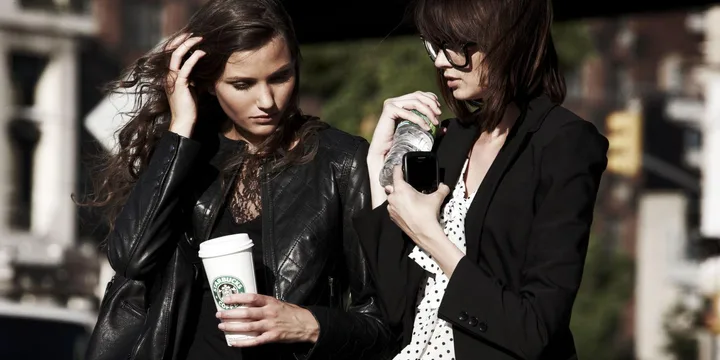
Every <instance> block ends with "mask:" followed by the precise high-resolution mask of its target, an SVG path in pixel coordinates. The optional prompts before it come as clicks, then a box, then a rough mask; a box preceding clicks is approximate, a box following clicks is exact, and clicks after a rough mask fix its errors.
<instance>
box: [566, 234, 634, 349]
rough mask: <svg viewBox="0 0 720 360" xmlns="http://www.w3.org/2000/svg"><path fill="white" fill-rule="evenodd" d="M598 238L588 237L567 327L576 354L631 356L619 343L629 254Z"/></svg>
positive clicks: (629, 277) (628, 288)
mask: <svg viewBox="0 0 720 360" xmlns="http://www.w3.org/2000/svg"><path fill="white" fill-rule="evenodd" d="M600 240H601V239H599V238H596V237H593V238H591V239H590V245H589V247H588V254H587V259H586V261H585V272H584V275H583V280H582V285H581V287H580V291H579V293H578V296H577V299H576V300H575V306H574V309H573V314H572V320H571V323H570V327H571V329H572V331H573V336H574V337H575V345H576V347H577V351H578V357H579V358H581V359H586V360H610V359H612V360H619V359H625V358H632V357H631V355H632V354H628V352H631V346H629V344H627V343H623V341H624V339H623V334H622V331H619V330H621V329H622V328H623V325H622V320H623V313H624V311H625V308H626V305H627V303H628V300H630V298H631V296H632V292H633V285H634V282H633V278H634V275H633V274H634V270H633V263H632V260H631V259H630V257H629V256H628V255H626V254H623V253H620V252H616V251H615V250H609V249H610V247H608V246H606V244H605V243H604V242H602V241H600Z"/></svg>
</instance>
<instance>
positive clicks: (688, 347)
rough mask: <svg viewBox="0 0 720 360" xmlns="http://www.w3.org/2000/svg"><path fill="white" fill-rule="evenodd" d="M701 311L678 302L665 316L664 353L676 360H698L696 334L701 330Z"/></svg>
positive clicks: (698, 352) (698, 350) (698, 351)
mask: <svg viewBox="0 0 720 360" xmlns="http://www.w3.org/2000/svg"><path fill="white" fill-rule="evenodd" d="M703 315H704V314H703V311H702V309H692V308H690V307H688V306H687V305H686V304H684V303H682V302H678V303H676V304H675V306H673V307H672V308H671V309H670V310H669V311H668V312H667V314H666V316H665V319H664V321H663V329H664V330H665V333H666V335H667V343H666V345H665V351H666V352H667V353H668V354H670V355H671V356H672V357H673V358H675V359H676V360H685V359H698V358H699V356H700V349H699V346H698V332H699V331H700V330H701V329H702V328H703Z"/></svg>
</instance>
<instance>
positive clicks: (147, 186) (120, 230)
mask: <svg viewBox="0 0 720 360" xmlns="http://www.w3.org/2000/svg"><path fill="white" fill-rule="evenodd" d="M199 149H200V143H198V142H196V141H195V140H191V139H189V138H186V137H183V136H180V135H178V134H176V133H173V132H170V131H167V132H166V133H165V134H163V136H162V138H160V140H159V141H158V143H157V144H156V146H155V150H154V152H153V154H152V156H151V158H150V162H149V164H148V166H147V168H146V169H145V170H144V171H143V172H142V174H141V175H140V177H139V178H138V180H137V182H136V184H135V186H134V187H133V189H132V191H131V192H130V195H129V197H128V199H127V201H126V203H125V205H124V206H123V208H122V210H121V211H120V213H119V214H118V216H117V218H116V220H115V227H114V229H113V231H112V232H111V234H110V236H109V237H108V243H107V245H108V247H107V251H108V259H109V261H110V265H111V266H112V268H113V269H114V270H115V272H117V273H118V274H119V275H121V276H123V277H125V278H128V279H135V280H139V279H142V278H144V277H145V276H147V275H148V274H149V273H151V272H152V271H153V269H154V267H155V265H157V264H158V263H159V261H161V260H162V259H164V258H167V257H168V256H169V254H170V253H171V251H172V249H174V248H175V246H174V243H173V239H176V238H175V237H174V235H176V232H175V231H174V228H173V226H172V221H173V220H176V221H177V219H173V216H174V215H175V214H176V209H177V205H178V203H179V201H180V200H179V196H178V195H179V192H180V190H181V188H182V186H183V183H184V182H185V179H186V178H187V174H188V173H189V172H190V170H191V168H192V166H193V162H194V160H195V158H196V157H197V154H198V153H199Z"/></svg>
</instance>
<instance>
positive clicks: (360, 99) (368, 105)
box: [301, 37, 439, 139]
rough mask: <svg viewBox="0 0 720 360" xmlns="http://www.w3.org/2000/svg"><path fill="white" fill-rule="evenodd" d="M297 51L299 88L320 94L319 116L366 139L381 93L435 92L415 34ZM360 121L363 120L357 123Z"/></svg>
mask: <svg viewBox="0 0 720 360" xmlns="http://www.w3.org/2000/svg"><path fill="white" fill-rule="evenodd" d="M302 50H303V58H304V62H303V72H302V74H301V79H302V80H301V89H302V93H303V94H309V95H313V96H317V97H320V98H321V99H323V101H324V104H323V107H322V114H321V116H322V118H323V120H325V121H327V122H329V123H331V124H333V125H334V126H337V127H338V128H340V129H342V130H345V131H348V132H350V133H353V134H359V135H362V136H365V137H367V138H368V139H369V138H370V136H371V135H372V130H373V128H374V125H375V122H376V121H377V117H378V116H379V115H380V112H381V111H382V104H383V100H385V99H386V98H389V97H394V96H400V95H402V94H405V93H409V92H413V91H416V90H422V91H432V92H435V93H438V91H437V90H438V88H437V85H436V84H435V77H434V68H433V65H432V63H431V62H430V60H429V58H428V57H427V55H426V54H425V50H424V48H423V47H422V44H421V43H420V40H419V39H418V38H415V37H411V38H408V37H402V38H392V39H388V40H385V41H380V40H364V41H358V42H351V43H349V42H346V43H333V44H322V45H311V46H306V47H303V49H302ZM438 94H439V93H438ZM364 120H365V121H368V122H369V124H366V125H365V126H362V125H363V124H362V122H363V121H364Z"/></svg>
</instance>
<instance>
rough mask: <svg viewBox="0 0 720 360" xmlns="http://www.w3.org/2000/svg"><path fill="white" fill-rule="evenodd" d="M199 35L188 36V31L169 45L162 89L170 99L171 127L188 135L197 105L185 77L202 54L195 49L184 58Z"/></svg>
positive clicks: (193, 121) (194, 119) (190, 132)
mask: <svg viewBox="0 0 720 360" xmlns="http://www.w3.org/2000/svg"><path fill="white" fill-rule="evenodd" d="M200 41H202V38H200V37H190V35H189V34H186V35H181V36H178V37H177V38H176V39H175V40H173V41H172V42H171V43H170V44H169V45H168V50H171V49H174V50H173V53H172V56H171V57H170V67H169V71H168V75H167V78H166V80H165V93H166V94H167V98H168V102H169V103H170V113H171V120H170V131H172V132H175V133H177V134H178V135H182V136H185V137H190V135H192V131H193V128H194V126H195V121H196V120H197V105H196V104H195V95H194V94H193V90H192V89H191V88H192V86H193V85H192V83H190V81H189V80H188V77H189V76H190V73H191V72H192V69H193V66H195V64H196V63H197V62H198V60H200V58H202V57H203V56H204V55H205V52H204V51H202V50H197V51H195V52H193V53H192V55H190V57H189V58H188V59H187V60H186V61H185V63H183V62H182V61H183V58H184V57H185V55H186V54H187V53H188V51H190V49H191V48H192V47H193V46H195V45H197V44H198V43H200Z"/></svg>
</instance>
